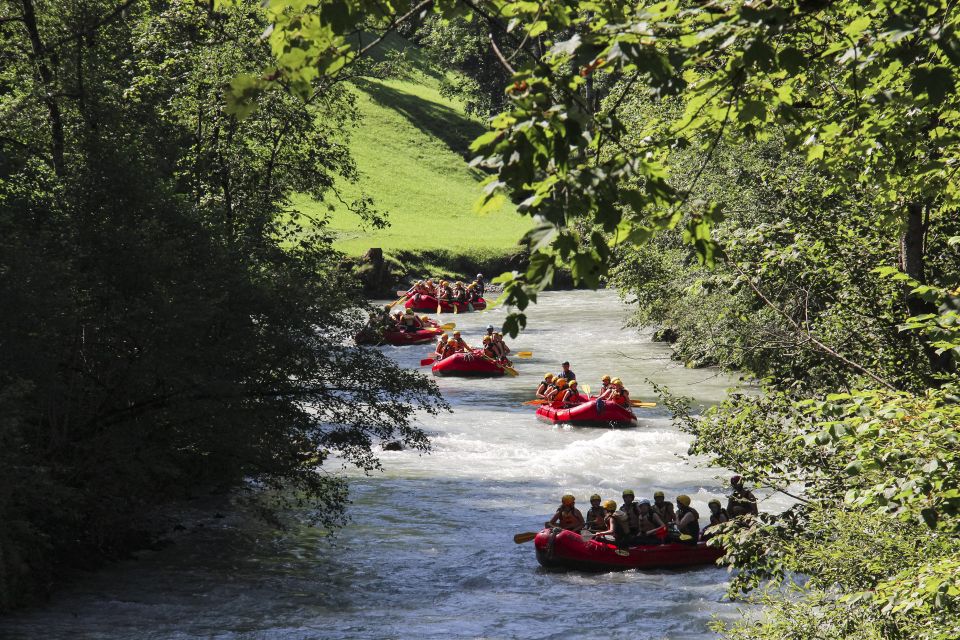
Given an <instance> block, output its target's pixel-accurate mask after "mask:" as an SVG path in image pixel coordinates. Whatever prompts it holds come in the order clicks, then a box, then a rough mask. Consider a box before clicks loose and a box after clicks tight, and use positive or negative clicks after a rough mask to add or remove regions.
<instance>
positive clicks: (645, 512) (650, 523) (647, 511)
mask: <svg viewBox="0 0 960 640" xmlns="http://www.w3.org/2000/svg"><path fill="white" fill-rule="evenodd" d="M638 508H639V510H640V533H639V534H638V535H637V544H661V543H662V542H663V538H665V537H666V535H667V527H666V525H665V524H664V522H663V520H661V519H660V516H658V515H657V514H656V513H655V512H654V511H653V509H651V508H650V501H649V500H647V499H643V500H641V501H640V505H639V507H638Z"/></svg>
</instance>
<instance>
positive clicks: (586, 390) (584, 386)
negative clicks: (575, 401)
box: [580, 384, 590, 398]
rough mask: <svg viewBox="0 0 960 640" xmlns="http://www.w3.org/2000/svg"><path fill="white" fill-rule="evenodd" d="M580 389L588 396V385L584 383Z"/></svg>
mask: <svg viewBox="0 0 960 640" xmlns="http://www.w3.org/2000/svg"><path fill="white" fill-rule="evenodd" d="M580 390H581V391H583V393H584V394H586V396H587V397H588V398H589V397H590V385H588V384H585V385H583V386H582V387H580Z"/></svg>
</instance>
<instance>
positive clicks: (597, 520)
mask: <svg viewBox="0 0 960 640" xmlns="http://www.w3.org/2000/svg"><path fill="white" fill-rule="evenodd" d="M605 515H606V511H604V509H603V506H602V505H601V504H600V494H598V493H595V494H593V495H592V496H590V509H589V510H588V511H587V517H586V523H587V529H589V530H590V531H593V532H594V533H596V532H597V531H600V530H602V529H603V528H604V527H603V520H604V516H605Z"/></svg>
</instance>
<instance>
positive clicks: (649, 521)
mask: <svg viewBox="0 0 960 640" xmlns="http://www.w3.org/2000/svg"><path fill="white" fill-rule="evenodd" d="M637 517H638V518H639V520H640V522H639V529H640V532H641V533H646V532H647V531H650V530H651V529H656V528H657V527H659V526H660V525H659V524H657V521H656V520H654V517H659V516H657V514H656V512H655V511H654V510H653V509H651V510H650V511H649V512H648V513H647V515H645V516H644V515H641V514H640V509H639V507H638V508H637Z"/></svg>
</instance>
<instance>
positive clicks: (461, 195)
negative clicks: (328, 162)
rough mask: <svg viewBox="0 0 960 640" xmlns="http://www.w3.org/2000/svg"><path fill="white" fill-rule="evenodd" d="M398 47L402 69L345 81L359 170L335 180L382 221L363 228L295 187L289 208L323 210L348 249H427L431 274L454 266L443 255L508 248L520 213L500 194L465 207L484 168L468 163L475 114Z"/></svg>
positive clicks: (478, 129)
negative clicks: (366, 199) (351, 94)
mask: <svg viewBox="0 0 960 640" xmlns="http://www.w3.org/2000/svg"><path fill="white" fill-rule="evenodd" d="M393 46H403V45H402V41H401V44H400V45H398V44H397V43H394V45H393ZM406 47H407V48H406V50H405V51H404V55H405V57H406V59H407V60H408V61H409V63H410V64H409V68H408V70H407V72H406V74H405V75H404V76H403V77H402V78H393V79H388V80H369V79H362V80H358V81H355V84H354V87H355V91H356V92H357V97H358V100H357V103H358V109H359V111H360V113H361V116H362V122H361V124H360V125H359V127H358V128H357V129H355V130H354V131H353V132H352V134H351V138H352V139H351V151H352V153H353V155H354V158H355V159H356V162H357V165H358V167H359V169H360V171H361V173H362V178H361V180H360V183H359V184H346V183H340V184H338V185H337V187H338V189H339V190H340V192H341V198H342V200H344V201H346V202H351V201H353V200H355V199H356V198H358V197H360V196H361V195H367V196H371V197H372V198H373V200H374V206H375V207H376V208H377V209H378V210H380V211H382V212H384V213H386V214H387V218H388V220H389V223H390V225H389V226H388V227H387V228H385V229H374V228H370V227H366V228H365V227H364V225H363V223H362V221H361V219H360V218H359V217H358V216H357V215H355V214H354V213H352V212H351V211H350V210H349V209H348V208H347V206H346V205H345V204H343V203H342V202H339V201H337V199H336V198H330V199H329V200H330V201H329V202H323V203H320V202H316V201H314V200H312V199H311V198H309V197H306V196H296V197H294V200H293V204H294V206H295V208H296V209H298V210H299V211H301V212H303V213H305V214H308V215H310V216H313V217H317V218H323V217H326V218H327V220H328V226H327V228H328V229H329V230H330V231H331V232H332V233H333V234H334V235H335V238H336V240H335V243H334V246H335V247H336V248H337V249H339V250H341V251H343V252H344V253H347V254H348V255H354V256H358V255H362V254H364V253H365V252H366V251H367V250H368V249H369V248H371V247H380V248H382V249H383V250H384V252H385V253H386V254H388V255H391V256H393V257H395V258H398V259H401V258H400V255H399V254H400V253H401V252H406V253H410V252H423V251H432V252H436V257H437V258H438V259H440V260H441V263H440V264H436V265H429V264H423V266H424V267H425V268H428V267H434V268H436V272H438V273H439V272H441V271H443V270H447V271H451V270H455V269H451V267H450V264H451V263H450V261H449V260H448V259H447V257H449V256H460V255H463V256H469V257H470V259H471V261H477V260H479V259H484V258H497V257H503V256H507V255H511V254H516V253H518V252H519V250H520V247H519V246H518V245H517V241H518V240H519V239H520V238H521V237H522V236H523V234H524V233H525V232H526V231H527V230H528V229H529V228H530V220H529V218H526V217H524V216H521V215H519V214H518V213H517V212H516V210H515V208H514V207H513V206H512V205H511V204H509V203H505V204H503V205H502V206H501V207H500V208H499V209H497V210H495V211H492V212H490V213H486V214H478V213H475V212H474V203H475V202H476V200H477V198H478V197H479V195H480V182H481V180H483V178H484V175H483V174H482V173H481V172H479V171H477V170H474V169H471V168H470V167H469V165H468V158H469V145H470V142H471V141H472V140H473V139H474V138H475V137H476V136H478V135H479V134H481V133H482V132H483V131H484V125H483V123H481V122H480V121H479V120H477V119H474V118H470V117H468V116H467V115H465V113H464V111H463V108H462V106H461V105H460V104H459V103H457V102H455V101H453V100H450V99H447V98H445V97H443V96H441V95H440V84H441V78H439V77H438V76H437V75H436V73H435V72H433V71H432V70H431V69H430V68H429V65H427V64H426V63H425V62H424V61H423V60H422V59H420V58H419V57H418V55H417V53H416V51H415V50H414V49H412V47H411V46H410V45H406ZM401 260H402V259H401ZM418 262H420V263H423V262H424V261H423V260H419V261H418Z"/></svg>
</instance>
